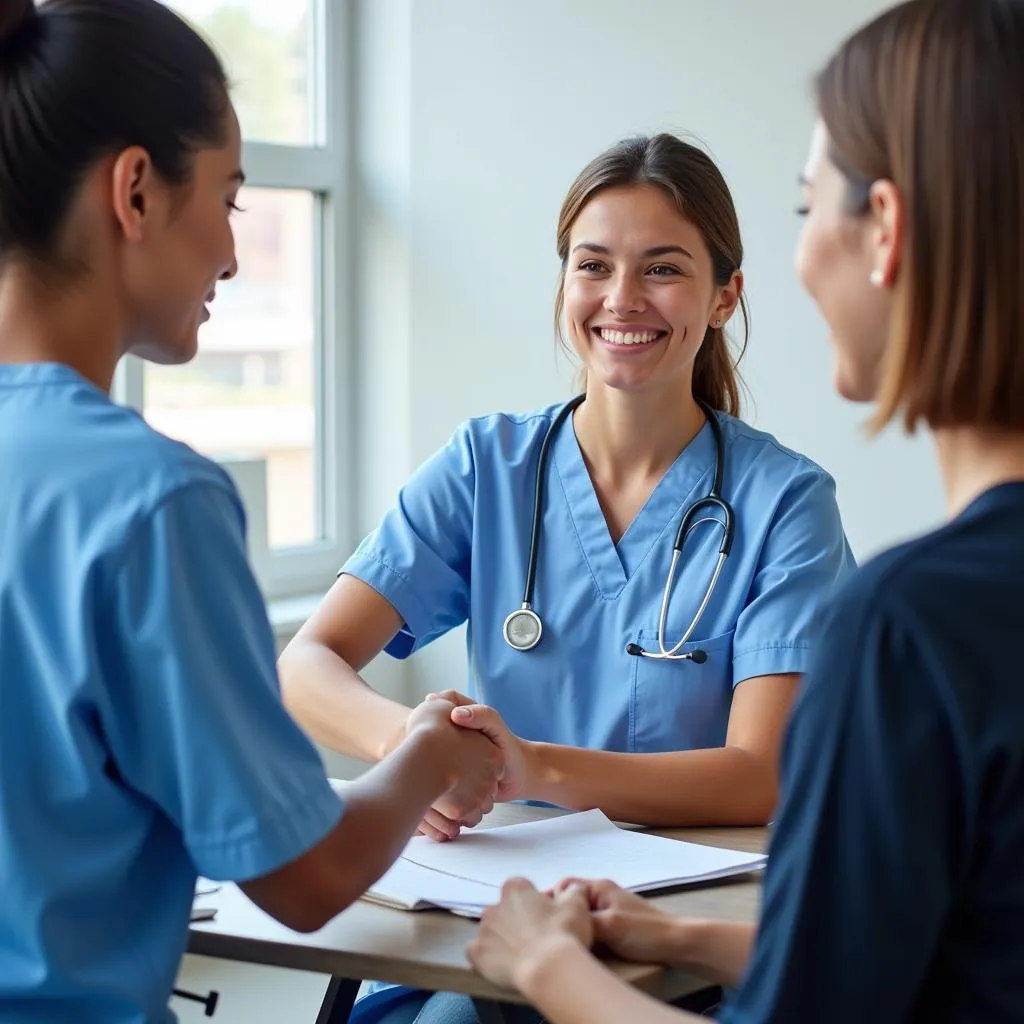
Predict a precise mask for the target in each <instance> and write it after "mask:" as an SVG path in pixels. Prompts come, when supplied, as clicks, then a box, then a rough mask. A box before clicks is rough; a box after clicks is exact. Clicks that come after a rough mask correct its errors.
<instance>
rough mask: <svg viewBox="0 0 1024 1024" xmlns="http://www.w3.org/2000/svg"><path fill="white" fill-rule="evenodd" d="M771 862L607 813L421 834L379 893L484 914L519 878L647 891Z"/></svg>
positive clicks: (400, 902)
mask: <svg viewBox="0 0 1024 1024" xmlns="http://www.w3.org/2000/svg"><path fill="white" fill-rule="evenodd" d="M764 862H765V858H764V857H763V856H761V855H759V854H751V853H745V852H742V851H738V850H722V849H718V848H715V847H710V846H701V845H699V844H696V843H686V842H680V841H677V840H674V839H664V838H662V837H660V836H652V835H647V834H644V833H642V832H633V831H627V830H625V829H620V828H618V827H616V826H615V825H614V824H613V823H612V822H611V821H609V820H608V818H607V817H605V815H604V814H602V813H601V812H600V811H584V812H581V813H577V814H567V815H564V816H562V817H557V818H547V819H545V820H543V821H535V822H524V823H522V824H519V825H506V826H503V827H500V828H494V829H481V830H480V831H469V832H464V833H463V835H462V836H461V837H460V838H459V839H457V840H455V841H454V842H449V843H435V842H433V841H432V840H430V839H427V838H426V837H424V836H417V837H415V838H413V839H411V840H410V841H409V842H408V843H407V844H406V848H405V851H404V852H403V854H402V857H401V858H400V859H399V861H397V862H396V864H395V866H394V867H393V868H392V869H391V870H390V871H389V872H388V873H387V874H386V875H384V877H383V878H382V879H381V880H380V881H379V882H378V883H377V884H376V885H374V886H373V887H372V889H371V891H370V894H369V898H371V899H372V898H373V897H374V896H376V897H377V898H379V899H380V900H381V901H383V902H387V903H389V904H390V905H393V906H403V907H407V908H408V909H416V908H418V907H422V906H424V905H433V906H441V907H448V908H450V909H460V910H461V911H462V912H471V913H479V911H480V910H481V909H482V908H483V907H486V906H489V905H490V904H492V903H495V902H497V899H498V896H499V892H500V888H501V886H502V885H503V884H504V883H505V882H506V881H507V880H508V879H509V878H513V877H516V876H521V877H525V878H528V879H529V880H530V881H531V882H532V883H533V884H534V885H535V886H536V887H537V888H539V889H548V888H550V887H552V886H554V885H555V884H557V883H558V882H560V881H561V880H562V879H563V878H566V877H568V876H577V877H580V878H610V879H611V880H612V881H614V882H616V883H618V884H619V885H621V886H622V887H623V888H626V889H632V890H633V891H634V892H642V891H645V890H650V889H660V888H666V887H669V886H673V885H682V884H686V883H693V882H701V881H707V880H710V879H714V878H722V877H726V876H728V875H735V874H740V873H743V872H747V871H752V870H756V869H758V868H760V867H762V866H763V864H764Z"/></svg>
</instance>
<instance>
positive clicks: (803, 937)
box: [722, 483, 1024, 1024]
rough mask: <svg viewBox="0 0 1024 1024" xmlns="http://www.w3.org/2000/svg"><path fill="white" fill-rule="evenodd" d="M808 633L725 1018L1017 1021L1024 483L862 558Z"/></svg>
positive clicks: (1023, 946)
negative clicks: (754, 921) (743, 967)
mask: <svg viewBox="0 0 1024 1024" xmlns="http://www.w3.org/2000/svg"><path fill="white" fill-rule="evenodd" d="M814 650H815V652H816V654H815V657H814V659H813V662H812V667H811V670H810V672H809V673H808V676H807V679H806V682H805V686H804V690H803V692H802V694H801V697H800V699H799V701H798V703H797V706H796V709H795V711H794V714H793V718H792V721H791V724H790V728H789V731H788V735H787V740H786V746H785V753H784V757H783V767H782V804H781V808H780V814H779V818H778V824H777V827H776V830H775V834H774V836H773V839H772V844H771V855H770V858H769V864H768V868H767V873H766V877H765V899H764V911H763V917H762V923H761V927H760V932H759V935H758V938H757V943H756V948H755V951H754V954H753V956H752V960H751V964H750V967H749V969H748V972H747V976H746V977H745V979H744V980H743V983H742V985H741V987H740V989H739V991H738V992H737V993H736V995H735V997H734V999H732V1000H731V1001H730V1003H729V1004H728V1005H727V1007H726V1008H725V1010H724V1013H723V1017H722V1019H723V1020H724V1021H728V1022H732V1024H736V1022H747V1021H749V1022H753V1021H758V1022H763V1021H828V1022H829V1024H842V1022H844V1021H851V1022H853V1021H857V1022H858V1024H863V1022H865V1021H870V1022H871V1024H884V1022H886V1021H929V1022H935V1021H982V1020H983V1021H986V1022H999V1021H1020V1020H1024V669H1022V666H1021V656H1022V651H1024V483H1014V484H1007V485H1003V486H1000V487H996V488H994V489H992V490H990V491H989V492H987V493H986V494H983V495H982V496H981V497H979V498H978V499H977V500H976V501H975V502H974V503H973V504H971V505H970V507H969V508H967V509H966V510H965V511H964V512H963V513H962V514H961V515H960V516H958V517H957V518H956V519H954V520H953V521H951V522H950V523H949V524H947V525H946V526H945V527H943V528H942V529H940V530H937V531H936V532H934V533H932V534H930V535H928V536H926V537H923V538H921V539H918V540H916V541H913V542H911V543H909V544H905V545H903V546H901V547H899V548H896V549H895V550H893V551H890V552H888V553H887V554H885V555H883V556H881V557H880V558H878V559H876V560H875V561H873V562H872V563H870V564H869V565H868V566H866V567H865V568H864V569H862V570H861V571H859V572H857V573H856V574H854V575H853V576H852V577H851V579H850V580H849V581H848V582H847V584H846V585H845V586H844V587H843V588H842V589H841V591H840V592H839V593H838V595H837V596H836V598H835V599H834V601H833V602H832V604H831V606H830V610H829V612H828V614H827V616H826V625H825V635H824V637H823V642H821V643H818V644H816V645H815V647H814Z"/></svg>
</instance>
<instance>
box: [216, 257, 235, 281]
mask: <svg viewBox="0 0 1024 1024" xmlns="http://www.w3.org/2000/svg"><path fill="white" fill-rule="evenodd" d="M237 273H238V257H236V256H232V257H231V265H230V266H229V267H228V268H227V269H226V270H225V271H224V272H223V273H222V274H221V275H220V279H221V280H222V281H230V280H231V278H233V277H234V276H235V274H237Z"/></svg>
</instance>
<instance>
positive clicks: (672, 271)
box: [647, 263, 682, 277]
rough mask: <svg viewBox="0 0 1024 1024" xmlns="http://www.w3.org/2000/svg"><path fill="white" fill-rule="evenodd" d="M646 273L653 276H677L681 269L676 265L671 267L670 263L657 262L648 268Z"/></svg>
mask: <svg viewBox="0 0 1024 1024" xmlns="http://www.w3.org/2000/svg"><path fill="white" fill-rule="evenodd" d="M647 273H648V274H651V275H652V276H653V277H678V276H679V275H680V274H681V273H682V271H681V270H680V269H679V268H678V267H673V266H672V264H671V263H657V264H655V265H654V266H653V267H650V268H648V271H647Z"/></svg>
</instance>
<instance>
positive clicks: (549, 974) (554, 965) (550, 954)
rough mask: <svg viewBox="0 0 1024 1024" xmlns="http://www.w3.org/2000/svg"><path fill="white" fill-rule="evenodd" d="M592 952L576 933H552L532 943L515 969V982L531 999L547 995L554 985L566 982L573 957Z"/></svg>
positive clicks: (584, 955)
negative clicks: (547, 991) (568, 967)
mask: <svg viewBox="0 0 1024 1024" xmlns="http://www.w3.org/2000/svg"><path fill="white" fill-rule="evenodd" d="M589 956H590V954H589V953H588V951H587V950H586V949H585V948H584V946H583V944H582V943H581V942H580V941H579V939H577V938H576V936H574V935H568V934H566V933H565V932H553V933H550V934H548V935H546V936H544V937H543V938H541V939H540V940H539V941H537V942H534V943H532V944H531V945H530V947H529V949H527V950H526V951H525V952H524V953H523V955H522V956H521V957H520V959H519V961H518V963H517V964H516V965H515V967H514V968H513V970H512V982H513V984H514V985H515V987H516V988H517V989H518V990H519V991H520V992H521V993H522V994H523V995H524V996H526V998H527V999H529V1000H530V1002H531V1003H535V1004H536V1003H537V1002H538V1001H540V1000H541V999H543V995H544V992H545V991H546V990H547V989H549V988H550V987H551V986H552V985H559V984H564V979H565V972H566V968H567V966H568V965H570V964H571V963H572V962H573V961H578V960H580V959H586V958H588V957H589Z"/></svg>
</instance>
